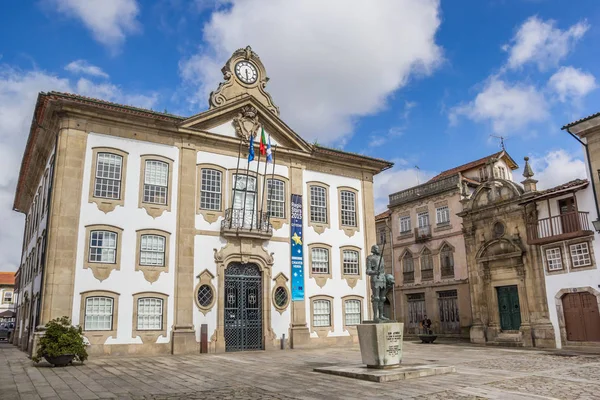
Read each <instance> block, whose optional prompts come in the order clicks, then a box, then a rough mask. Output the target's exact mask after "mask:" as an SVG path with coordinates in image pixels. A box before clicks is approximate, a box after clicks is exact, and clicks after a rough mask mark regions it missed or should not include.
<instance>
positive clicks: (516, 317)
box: [496, 286, 521, 331]
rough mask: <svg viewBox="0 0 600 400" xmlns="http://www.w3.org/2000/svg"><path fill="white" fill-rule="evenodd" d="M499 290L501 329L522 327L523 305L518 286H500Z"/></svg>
mask: <svg viewBox="0 0 600 400" xmlns="http://www.w3.org/2000/svg"><path fill="white" fill-rule="evenodd" d="M496 290H497V292H498V312H499V314H500V329H502V330H503V331H516V330H519V328H520V327H521V307H520V304H519V291H518V289H517V286H500V287H498V288H496Z"/></svg>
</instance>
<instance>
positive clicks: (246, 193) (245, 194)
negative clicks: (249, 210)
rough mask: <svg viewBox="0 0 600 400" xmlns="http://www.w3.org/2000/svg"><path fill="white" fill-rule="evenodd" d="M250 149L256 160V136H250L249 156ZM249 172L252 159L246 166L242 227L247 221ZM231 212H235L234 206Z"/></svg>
mask: <svg viewBox="0 0 600 400" xmlns="http://www.w3.org/2000/svg"><path fill="white" fill-rule="evenodd" d="M250 135H252V132H250ZM250 151H252V159H253V160H254V136H250V147H249V148H248V157H250ZM248 172H250V160H248V165H247V166H246V187H245V190H244V208H243V210H244V211H243V212H242V228H243V227H244V224H245V223H246V196H247V195H248ZM234 184H237V182H234ZM234 202H235V199H233V202H232V203H231V204H234ZM231 212H233V207H232V210H231ZM238 229H239V227H238Z"/></svg>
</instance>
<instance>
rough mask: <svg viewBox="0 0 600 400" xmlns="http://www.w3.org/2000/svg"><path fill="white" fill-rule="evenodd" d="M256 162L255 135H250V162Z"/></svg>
mask: <svg viewBox="0 0 600 400" xmlns="http://www.w3.org/2000/svg"><path fill="white" fill-rule="evenodd" d="M252 160H254V135H253V134H250V149H249V150H248V162H250V161H252Z"/></svg>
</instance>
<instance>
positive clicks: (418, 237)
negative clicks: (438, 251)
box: [415, 225, 431, 242]
mask: <svg viewBox="0 0 600 400" xmlns="http://www.w3.org/2000/svg"><path fill="white" fill-rule="evenodd" d="M429 239H431V225H426V226H420V227H418V228H415V241H416V242H424V241H426V240H429Z"/></svg>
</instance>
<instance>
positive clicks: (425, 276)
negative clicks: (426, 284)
mask: <svg viewBox="0 0 600 400" xmlns="http://www.w3.org/2000/svg"><path fill="white" fill-rule="evenodd" d="M421 280H422V281H431V280H433V270H432V269H422V270H421Z"/></svg>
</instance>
